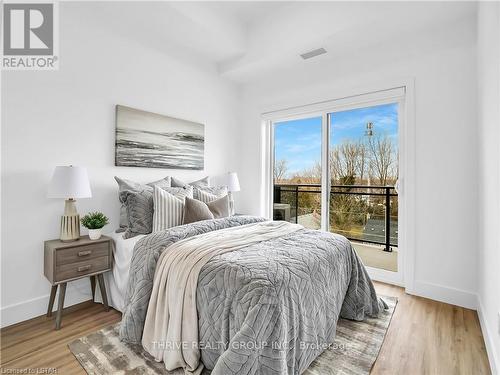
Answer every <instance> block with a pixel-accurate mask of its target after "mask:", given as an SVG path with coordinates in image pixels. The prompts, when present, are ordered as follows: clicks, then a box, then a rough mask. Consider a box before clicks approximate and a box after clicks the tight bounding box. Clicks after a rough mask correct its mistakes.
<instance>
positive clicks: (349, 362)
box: [68, 296, 397, 375]
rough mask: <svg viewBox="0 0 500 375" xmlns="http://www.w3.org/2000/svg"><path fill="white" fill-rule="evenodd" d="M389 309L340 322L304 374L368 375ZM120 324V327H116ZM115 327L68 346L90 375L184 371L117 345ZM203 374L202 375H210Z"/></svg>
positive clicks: (137, 349) (393, 304)
mask: <svg viewBox="0 0 500 375" xmlns="http://www.w3.org/2000/svg"><path fill="white" fill-rule="evenodd" d="M382 298H383V299H384V301H386V302H387V304H388V305H389V309H388V310H385V311H383V312H382V313H381V315H380V317H379V318H378V319H374V318H369V319H366V320H364V321H362V322H355V321H352V320H347V319H339V321H338V324H337V336H336V338H335V342H334V343H333V344H332V345H330V346H329V347H328V348H326V350H325V351H324V352H323V353H322V354H321V355H320V356H319V357H318V358H316V359H315V360H314V361H313V362H312V363H311V365H310V366H309V368H308V369H307V370H306V371H305V372H304V374H307V375H365V374H369V373H370V371H371V368H372V367H373V364H374V363H375V360H376V359H377V356H378V353H379V351H380V348H381V346H382V343H383V341H384V337H385V334H386V332H387V329H388V328H389V323H390V322H391V318H392V314H393V313H394V309H395V308H396V304H397V299H396V298H394V297H384V296H382ZM118 324H119V323H118ZM118 324H115V325H112V326H109V327H106V328H103V329H101V330H100V331H97V332H95V333H92V334H90V335H87V336H84V337H81V338H79V339H77V340H75V341H73V342H72V343H70V344H69V345H68V346H69V349H70V350H71V352H72V353H73V354H74V356H75V357H76V359H77V360H78V361H79V362H80V364H81V365H82V367H83V368H84V369H85V371H86V372H87V373H88V374H90V375H110V374H141V375H142V374H144V375H153V374H164V375H181V374H183V373H184V371H183V370H177V371H167V370H165V367H164V366H163V363H158V362H155V361H154V359H153V358H152V357H151V356H150V355H149V354H148V353H146V352H145V351H144V350H143V348H142V346H141V345H131V344H126V343H123V342H121V341H120V339H119V337H118ZM209 373H210V372H209V371H205V372H204V374H209Z"/></svg>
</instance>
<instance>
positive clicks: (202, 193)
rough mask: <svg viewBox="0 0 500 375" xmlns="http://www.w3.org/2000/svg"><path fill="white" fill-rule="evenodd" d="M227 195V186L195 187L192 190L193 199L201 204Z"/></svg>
mask: <svg viewBox="0 0 500 375" xmlns="http://www.w3.org/2000/svg"><path fill="white" fill-rule="evenodd" d="M226 195H227V186H215V187H196V186H195V188H194V199H198V200H199V201H202V202H203V203H210V202H213V201H215V200H217V199H220V198H222V197H224V196H226Z"/></svg>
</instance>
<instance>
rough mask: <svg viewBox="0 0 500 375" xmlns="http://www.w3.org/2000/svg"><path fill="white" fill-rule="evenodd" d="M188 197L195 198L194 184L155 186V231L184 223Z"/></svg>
mask: <svg viewBox="0 0 500 375" xmlns="http://www.w3.org/2000/svg"><path fill="white" fill-rule="evenodd" d="M186 197H189V198H193V187H192V186H187V187H183V188H164V189H160V188H158V187H155V190H154V193H153V205H154V213H153V233H154V232H158V231H161V230H165V229H168V228H172V227H176V226H178V225H182V222H183V220H184V201H185V199H186Z"/></svg>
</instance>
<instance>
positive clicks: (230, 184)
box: [226, 172, 240, 192]
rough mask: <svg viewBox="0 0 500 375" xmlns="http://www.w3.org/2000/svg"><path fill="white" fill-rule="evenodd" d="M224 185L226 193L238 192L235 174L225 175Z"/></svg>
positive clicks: (236, 175) (238, 184)
mask: <svg viewBox="0 0 500 375" xmlns="http://www.w3.org/2000/svg"><path fill="white" fill-rule="evenodd" d="M226 185H227V190H228V191H231V192H233V191H240V181H239V180H238V174H237V173H236V172H229V173H228V174H227V177H226Z"/></svg>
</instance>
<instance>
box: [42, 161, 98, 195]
mask: <svg viewBox="0 0 500 375" xmlns="http://www.w3.org/2000/svg"><path fill="white" fill-rule="evenodd" d="M47 197H48V198H64V199H68V198H90V197H92V192H91V191H90V183H89V177H88V175H87V169H86V168H84V167H74V166H71V165H70V166H63V167H56V169H55V170H54V174H53V175H52V180H50V185H49V190H48V193H47Z"/></svg>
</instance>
